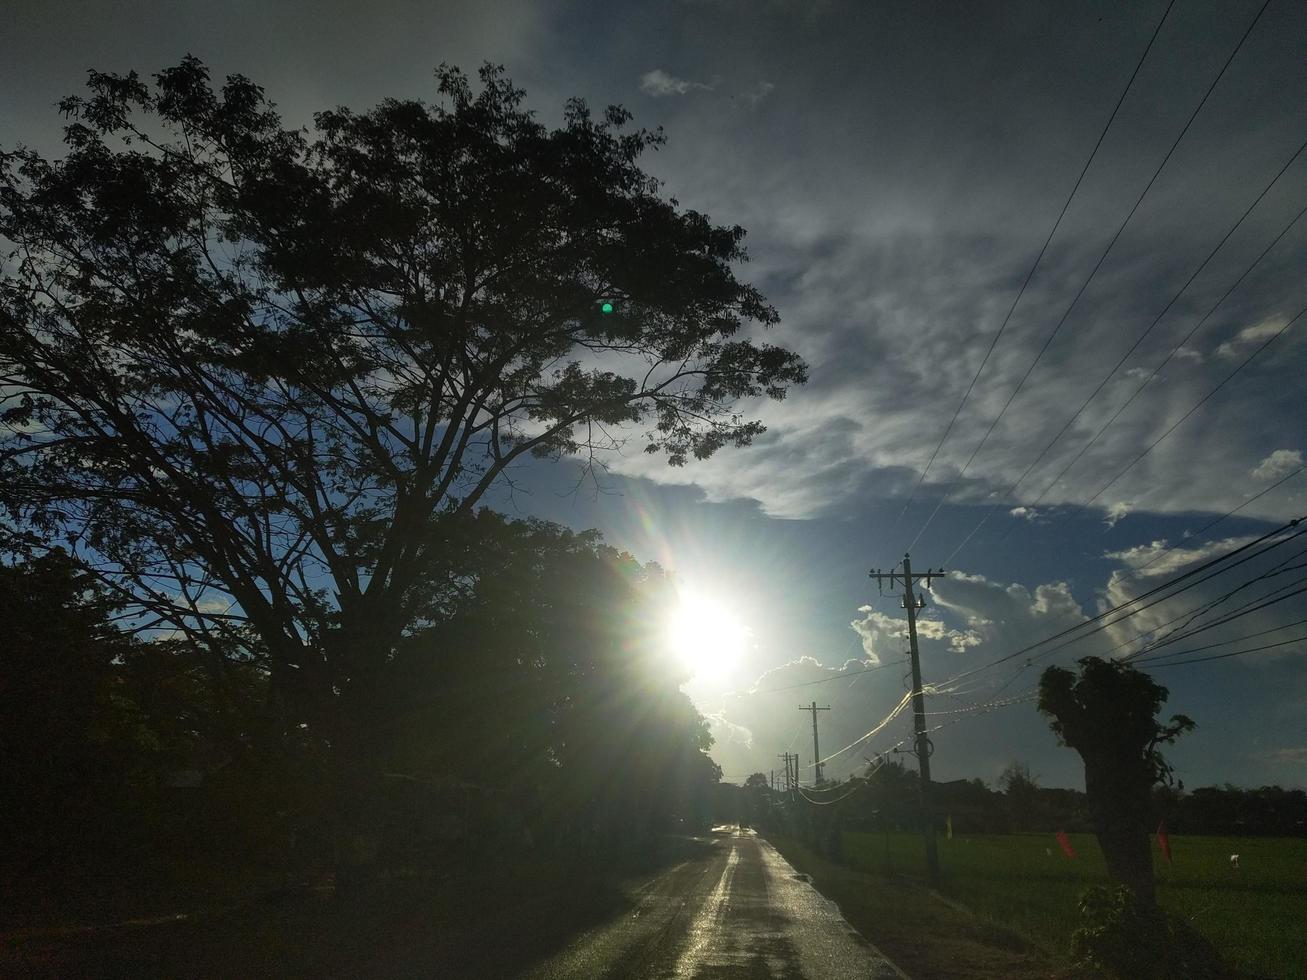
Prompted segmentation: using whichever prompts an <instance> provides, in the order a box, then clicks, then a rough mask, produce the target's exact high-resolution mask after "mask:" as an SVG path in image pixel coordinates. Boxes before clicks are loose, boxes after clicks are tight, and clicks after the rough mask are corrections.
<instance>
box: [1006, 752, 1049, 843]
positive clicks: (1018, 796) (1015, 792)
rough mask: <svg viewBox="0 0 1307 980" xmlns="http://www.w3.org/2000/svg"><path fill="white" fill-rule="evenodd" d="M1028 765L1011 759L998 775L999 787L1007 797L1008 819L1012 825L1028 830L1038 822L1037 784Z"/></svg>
mask: <svg viewBox="0 0 1307 980" xmlns="http://www.w3.org/2000/svg"><path fill="white" fill-rule="evenodd" d="M1037 778H1038V777H1036V776H1033V775H1031V773H1030V766H1028V765H1026V763H1024V762H1019V761H1017V760H1015V759H1014V760H1013V761H1012V762H1009V763H1008V764H1007V766H1006V768H1004V770H1003V772H1002V774H1001V775H1000V776H999V777H998V785H999V788H1000V789H1002V791H1003V794H1004V796H1005V797H1006V798H1007V809H1008V819H1009V820H1010V821H1011V824H1012V826H1016V827H1021V828H1022V829H1025V830H1029V829H1032V828H1033V827H1034V826H1036V825H1037V824H1038V816H1039V815H1038V812H1037V811H1038V809H1039V784H1038V783H1037V782H1036V779H1037Z"/></svg>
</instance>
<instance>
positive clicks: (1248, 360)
mask: <svg viewBox="0 0 1307 980" xmlns="http://www.w3.org/2000/svg"><path fill="white" fill-rule="evenodd" d="M1304 313H1307V307H1303V309H1301V310H1299V311H1298V312H1297V314H1296V315H1295V316H1294V318H1293V319H1292V320H1289V321H1287V322H1286V323H1285V324H1284V325H1283V326H1282V327H1280V329H1279V330H1277V331H1275V333H1273V334H1271V336H1270V337H1268V338H1267V339H1266V342H1265V343H1263V344H1262V345H1261V346H1260V347H1258V348H1257V349H1256V350H1255V351H1253V352H1252V353H1251V354H1249V355H1248V356H1247V357H1246V358H1244V360H1243V361H1242V362H1241V363H1240V364H1239V366H1238V367H1236V368H1235V369H1234V370H1233V371H1231V372H1230V373H1229V374H1227V375H1226V376H1225V377H1224V378H1222V379H1221V381H1220V382H1219V383H1218V384H1217V385H1216V387H1215V388H1213V389H1212V390H1211V391H1209V392H1208V393H1207V394H1205V395H1203V397H1202V398H1200V399H1198V402H1197V403H1196V404H1195V405H1194V406H1193V408H1191V409H1189V411H1187V412H1185V413H1184V414H1183V415H1181V416H1180V418H1178V419H1176V421H1175V424H1173V425H1172V426H1171V427H1170V428H1169V429H1167V430H1166V431H1165V432H1163V433H1162V434H1161V435H1160V436H1158V437H1157V438H1156V439H1154V440H1153V441H1152V442H1151V443H1149V445H1148V447H1147V448H1145V449H1144V451H1143V452H1141V453H1140V454H1139V455H1138V456H1136V457H1135V458H1134V459H1132V460H1131V461H1130V462H1129V463H1127V464H1126V465H1125V467H1124V468H1123V469H1122V470H1121V471H1120V472H1119V473H1117V475H1116V476H1114V477H1112V479H1110V480H1108V481H1107V482H1106V483H1105V484H1103V485H1102V486H1101V487H1100V488H1099V489H1098V491H1097V492H1096V493H1095V494H1094V495H1093V496H1092V497H1090V498H1089V499H1088V500H1086V501H1085V502H1084V503H1083V504H1081V505H1080V506H1081V507H1088V506H1089V505H1090V504H1092V503H1093V502H1094V501H1095V500H1097V499H1098V498H1099V497H1101V496H1102V495H1103V494H1105V493H1106V492H1107V491H1108V489H1109V488H1110V487H1112V486H1113V485H1114V484H1115V483H1116V482H1117V481H1118V480H1120V479H1121V477H1123V476H1125V475H1126V474H1127V473H1129V472H1130V471H1131V470H1132V469H1134V468H1135V466H1136V464H1138V463H1139V461H1140V460H1142V459H1143V458H1144V457H1145V456H1147V455H1148V454H1149V453H1151V452H1152V451H1153V450H1154V449H1156V448H1157V446H1158V444H1159V443H1161V442H1162V440H1164V439H1166V438H1167V436H1169V435H1170V434H1171V433H1172V432H1174V431H1175V430H1176V429H1178V428H1180V426H1181V425H1183V424H1184V423H1185V422H1186V421H1187V420H1188V419H1189V417H1190V416H1191V415H1193V414H1194V412H1196V411H1198V409H1200V408H1202V407H1203V405H1205V404H1206V403H1207V400H1208V399H1209V398H1211V397H1212V396H1213V395H1215V394H1216V393H1217V392H1218V391H1220V390H1221V389H1222V388H1224V387H1225V386H1226V385H1227V384H1228V383H1229V382H1230V381H1231V380H1233V378H1234V376H1235V375H1237V374H1238V373H1239V372H1240V371H1242V370H1243V369H1244V368H1246V367H1247V366H1248V365H1249V364H1250V363H1251V362H1252V360H1253V358H1255V357H1256V356H1257V355H1258V354H1260V353H1261V352H1262V351H1264V350H1266V348H1268V347H1270V346H1271V344H1273V343H1275V341H1276V340H1278V339H1279V338H1280V336H1281V335H1282V334H1283V333H1284V332H1285V331H1286V330H1288V329H1289V328H1290V327H1291V326H1293V325H1294V324H1295V323H1297V322H1298V320H1299V319H1301V318H1302V315H1303V314H1304Z"/></svg>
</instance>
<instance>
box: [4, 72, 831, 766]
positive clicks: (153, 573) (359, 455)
mask: <svg viewBox="0 0 1307 980" xmlns="http://www.w3.org/2000/svg"><path fill="white" fill-rule="evenodd" d="M480 77H481V83H482V85H481V90H480V92H474V91H473V88H472V85H471V83H470V82H469V80H468V79H467V78H466V77H465V76H464V75H462V74H461V73H460V72H458V71H457V70H455V69H452V68H441V69H440V70H439V71H438V72H437V81H438V92H439V95H440V98H441V101H440V103H439V104H437V105H434V106H431V105H426V104H423V103H420V102H415V101H397V100H387V101H385V102H383V103H382V104H381V105H380V106H378V107H377V108H375V109H373V110H372V111H370V112H367V113H363V114H357V113H354V112H351V111H349V110H347V109H335V110H331V111H327V112H323V113H320V114H318V116H317V117H316V123H315V127H314V129H313V130H312V131H311V132H308V131H300V130H292V129H287V128H285V127H284V125H283V123H282V121H281V119H280V117H279V115H278V113H277V111H276V109H275V107H274V106H273V105H272V104H271V103H269V102H268V101H267V99H266V98H265V96H264V94H263V92H262V90H261V89H260V88H259V87H258V86H257V85H255V84H254V83H252V82H250V81H249V80H247V79H245V78H242V77H239V76H231V77H229V78H228V79H227V80H226V82H225V84H223V85H222V86H221V87H220V88H217V87H215V86H213V85H211V84H210V79H209V74H208V71H207V69H206V68H205V67H204V66H203V65H202V64H201V63H200V62H198V61H197V60H195V59H193V58H187V59H186V60H184V61H183V62H182V63H181V64H179V65H177V66H176V67H174V68H170V69H168V70H166V71H163V72H161V73H160V74H158V75H157V76H155V79H154V84H153V85H152V86H151V85H149V84H147V83H146V82H144V81H142V80H141V79H140V78H139V77H138V76H137V75H136V74H135V73H132V74H128V75H121V76H120V75H111V74H105V73H101V72H91V73H90V79H89V93H88V94H87V95H86V96H84V97H81V98H70V99H67V100H65V102H64V103H63V104H62V109H63V111H64V112H65V113H66V114H67V115H68V117H69V118H70V123H69V125H68V126H67V128H66V130H65V133H66V136H65V142H66V145H67V151H66V154H65V155H64V157H63V158H62V159H58V160H47V159H44V158H42V157H41V156H40V155H39V154H37V153H35V152H34V151H31V150H28V149H17V150H13V151H9V152H5V153H3V154H0V238H3V239H5V240H6V241H8V242H10V243H12V245H13V251H12V253H11V255H10V262H9V263H8V264H7V267H6V271H5V277H4V280H3V282H2V283H0V328H2V329H0V399H3V403H2V404H0V513H3V514H4V520H3V521H2V522H0V528H2V529H3V533H4V535H5V536H6V539H7V541H5V542H0V544H7V546H8V547H9V548H10V549H37V550H41V549H44V548H47V547H48V546H49V545H50V544H51V543H52V542H53V541H54V540H56V539H58V540H63V541H65V542H66V544H67V547H68V548H69V549H70V550H71V551H72V552H74V553H75V555H76V556H77V557H79V558H84V559H86V561H85V566H86V567H88V568H95V569H96V570H97V573H98V574H100V575H101V576H102V577H103V578H104V579H105V580H106V581H107V582H109V583H110V584H111V585H112V587H113V588H115V589H116V590H119V591H118V593H117V594H118V595H120V596H122V597H123V598H124V599H126V600H129V601H130V611H131V612H133V613H134V614H135V615H137V616H139V617H143V620H144V621H152V622H156V623H160V624H166V625H167V626H168V627H170V628H174V629H178V630H181V631H183V632H184V633H185V634H186V635H187V636H188V637H189V638H190V640H191V641H192V642H193V643H194V644H196V646H197V648H199V649H201V650H203V651H207V652H209V653H214V652H218V651H222V650H225V649H230V648H231V647H233V646H237V645H240V644H253V645H254V646H256V647H257V648H258V652H259V655H260V656H262V657H265V658H266V664H267V668H268V670H269V672H270V676H271V683H272V685H273V703H274V704H275V705H276V706H277V707H278V708H279V710H281V711H282V713H283V730H286V731H293V730H298V728H299V726H307V727H308V729H309V730H310V731H311V732H313V733H315V734H316V735H317V736H318V737H319V738H320V739H322V740H323V743H324V744H326V743H327V742H330V744H331V745H332V746H333V750H334V754H336V755H340V756H342V757H348V758H347V760H346V761H347V762H348V763H349V764H350V765H353V766H355V767H358V766H362V765H363V763H362V759H363V758H364V757H365V756H366V752H367V746H366V741H367V739H368V737H369V736H368V734H367V733H368V731H369V729H370V728H371V727H372V726H374V725H375V718H373V717H371V716H370V713H369V712H370V709H371V706H373V705H375V703H376V699H377V690H378V688H379V686H380V685H381V684H382V683H383V681H382V678H381V675H382V674H383V673H384V669H385V666H386V665H387V664H388V663H390V661H391V660H392V658H393V657H394V656H395V652H396V650H397V648H398V646H399V644H400V642H401V640H402V639H403V637H404V636H405V635H407V634H408V633H410V632H412V631H413V630H414V629H415V628H421V627H422V626H423V625H425V623H424V621H423V620H424V617H425V616H427V615H428V614H430V613H431V611H432V609H433V607H437V608H438V607H439V606H440V604H441V601H442V599H441V596H440V595H439V594H436V595H433V591H432V586H433V584H434V583H437V582H441V581H443V580H444V579H447V578H448V577H449V575H450V569H451V568H452V569H453V574H454V575H455V577H456V576H457V574H458V573H459V569H458V568H457V565H456V563H452V562H451V561H450V558H451V556H450V555H449V554H448V552H447V551H446V550H445V548H446V546H447V545H448V544H449V542H448V541H447V539H446V538H445V537H444V536H443V535H442V534H440V533H436V532H438V530H439V529H438V528H436V527H435V526H434V525H436V524H437V523H438V521H439V519H440V517H441V515H445V514H456V515H459V516H467V515H469V514H470V513H471V512H472V511H473V509H474V508H475V507H476V505H477V503H478V501H480V500H481V498H482V497H483V496H484V494H485V493H486V492H487V490H488V489H489V488H490V487H491V486H492V485H493V484H494V483H495V482H496V481H497V480H500V479H501V478H502V477H503V474H504V473H505V471H506V469H507V468H508V467H509V466H510V465H511V464H513V463H514V462H515V461H517V460H519V459H521V458H522V457H523V456H524V455H531V454H534V455H536V456H547V457H556V456H561V455H576V456H579V457H580V458H581V460H582V462H583V464H584V465H587V466H589V465H591V464H592V463H593V461H594V460H595V458H596V454H599V453H602V452H604V451H605V450H608V449H615V448H618V447H619V446H620V445H621V444H622V443H623V442H625V441H626V440H627V439H628V438H636V437H637V436H638V434H639V433H643V436H642V438H641V441H642V444H643V446H644V448H645V449H646V450H648V451H650V452H657V453H663V454H665V455H666V456H667V458H668V460H669V461H670V462H671V463H672V464H676V465H679V464H681V463H684V462H685V461H686V460H687V459H689V458H690V457H695V458H703V457H706V456H709V455H711V454H712V453H713V452H715V451H716V450H717V449H719V448H721V447H723V446H726V445H736V446H743V445H746V444H747V443H749V441H750V440H751V439H752V438H753V436H755V435H756V434H758V433H759V432H760V431H762V427H761V425H760V424H759V423H758V422H757V421H751V420H748V419H746V418H744V417H742V416H741V415H740V414H738V413H737V411H736V409H735V405H736V403H737V402H738V401H739V400H741V399H751V398H760V397H771V398H781V397H783V396H784V394H785V392H786V390H787V389H788V387H789V386H791V385H793V384H797V383H800V382H802V381H803V380H804V376H805V368H804V366H803V364H802V362H801V361H800V360H799V359H798V358H797V357H796V356H795V355H793V354H791V353H789V352H787V351H785V350H782V349H780V348H778V347H775V346H771V345H767V344H764V343H761V342H759V341H757V340H755V339H752V337H751V336H750V334H752V333H753V332H754V328H755V327H765V326H767V325H769V324H771V323H774V322H775V321H776V319H777V317H776V314H775V311H774V310H773V309H772V308H771V307H769V306H768V305H767V304H766V302H765V301H764V299H763V298H762V297H761V296H760V295H759V293H758V292H757V291H756V290H755V289H753V288H752V287H750V286H748V285H745V284H743V283H741V282H739V281H738V280H737V279H736V278H735V276H734V274H733V272H732V271H731V265H732V263H735V262H738V261H740V260H742V259H744V258H745V253H744V251H743V248H742V245H741V240H742V238H743V234H744V233H743V230H742V229H740V228H738V227H722V226H717V225H714V224H712V223H711V222H710V220H709V219H708V218H707V217H705V216H704V215H702V214H699V213H696V212H694V211H688V210H683V209H681V208H679V207H678V206H677V205H676V203H675V202H674V201H668V200H665V199H664V198H662V197H661V196H660V195H659V189H658V186H657V184H656V182H655V181H654V180H653V179H652V178H650V177H649V176H648V175H647V174H646V173H644V171H643V170H641V169H640V166H639V162H638V161H639V158H640V156H641V154H642V153H644V152H645V151H647V150H649V149H653V148H656V147H657V146H658V145H659V144H660V143H661V141H662V136H661V134H659V133H651V132H648V131H646V130H630V129H628V128H627V124H628V123H629V121H630V117H629V115H628V114H627V113H626V112H625V111H624V110H622V109H620V108H616V107H613V108H609V109H608V110H606V111H605V112H604V113H603V114H602V116H601V117H599V118H596V117H594V116H593V115H592V114H591V112H590V111H589V110H588V109H587V107H586V106H585V104H584V103H583V102H581V101H579V100H573V101H571V102H569V103H568V104H567V107H566V111H565V113H564V121H563V125H562V126H561V127H559V128H556V129H549V128H548V127H546V126H544V125H543V124H541V123H540V122H538V121H537V120H536V118H535V117H534V115H533V114H532V113H531V112H530V111H528V110H527V109H526V108H525V107H524V105H523V101H524V93H523V92H522V91H521V90H519V89H516V88H514V87H513V85H512V84H511V83H510V82H509V80H508V79H507V78H506V77H505V76H504V75H503V73H502V71H500V70H498V69H494V68H490V67H487V68H485V69H483V70H482V71H481V76H480ZM604 299H607V300H611V301H612V302H613V303H614V304H615V307H616V312H615V313H614V314H613V315H608V316H605V315H602V314H600V313H599V304H600V301H601V300H604ZM444 584H446V585H448V586H449V587H450V588H452V589H456V588H457V584H458V583H457V582H449V581H445V582H444Z"/></svg>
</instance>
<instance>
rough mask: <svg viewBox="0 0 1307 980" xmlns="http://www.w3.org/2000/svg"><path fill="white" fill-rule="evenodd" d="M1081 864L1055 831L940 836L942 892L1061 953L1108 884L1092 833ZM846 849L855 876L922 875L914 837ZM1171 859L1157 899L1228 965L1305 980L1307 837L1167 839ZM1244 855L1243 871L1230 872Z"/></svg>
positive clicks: (878, 838)
mask: <svg viewBox="0 0 1307 980" xmlns="http://www.w3.org/2000/svg"><path fill="white" fill-rule="evenodd" d="M1071 842H1072V847H1073V848H1074V850H1075V852H1076V855H1077V856H1076V858H1075V860H1071V859H1069V858H1067V857H1066V856H1065V855H1064V854H1063V853H1062V852H1061V850H1060V849H1059V847H1058V845H1057V842H1056V841H1055V840H1054V839H1053V835H1052V834H1013V835H1010V836H1005V835H992V836H986V835H972V836H967V835H961V834H959V835H957V836H955V837H954V838H953V839H952V840H944V839H941V840H940V841H939V847H940V866H941V869H942V874H943V881H942V884H941V888H940V891H941V892H942V893H943V894H944V895H946V896H948V897H949V898H952V899H955V900H956V901H958V902H961V903H963V904H965V905H967V906H968V907H970V908H972V909H974V910H975V911H977V912H979V913H980V914H982V915H984V916H987V917H989V918H992V919H994V920H995V921H998V922H1003V923H1006V924H1009V925H1010V926H1012V927H1013V928H1015V929H1017V930H1018V931H1020V932H1021V933H1023V934H1024V935H1026V936H1028V937H1029V938H1030V939H1031V940H1033V941H1035V942H1037V943H1039V944H1040V945H1043V946H1046V947H1047V948H1049V949H1055V950H1059V951H1062V952H1065V951H1066V950H1067V949H1068V947H1069V945H1070V941H1071V933H1072V932H1073V931H1074V930H1075V928H1076V903H1077V900H1078V899H1079V896H1080V893H1081V892H1082V891H1083V890H1084V889H1085V888H1087V887H1088V886H1090V885H1094V884H1102V883H1105V882H1106V880H1107V876H1106V873H1105V870H1104V865H1103V856H1102V853H1101V852H1100V851H1099V849H1098V843H1097V841H1096V840H1095V838H1094V837H1093V835H1091V834H1073V835H1071ZM844 851H845V856H846V858H847V860H848V862H849V864H850V865H851V866H852V867H854V868H857V869H859V870H865V871H870V872H876V873H881V872H886V871H888V872H890V873H895V874H907V875H913V876H915V875H919V874H920V873H921V870H922V867H923V864H924V860H925V858H924V844H923V843H922V840H921V838H920V837H919V836H917V835H915V834H889V835H885V834H876V833H848V834H845V838H844ZM1171 851H1172V855H1173V857H1174V859H1175V863H1174V864H1172V865H1168V864H1166V862H1165V861H1164V860H1162V858H1161V856H1160V854H1155V855H1154V865H1155V868H1156V875H1157V882H1158V901H1159V902H1160V903H1161V904H1162V906H1163V907H1164V908H1166V909H1167V910H1168V911H1170V912H1172V913H1174V914H1176V915H1179V916H1183V917H1184V918H1186V919H1188V920H1190V921H1191V923H1192V924H1193V925H1194V926H1195V927H1196V928H1197V929H1199V930H1200V931H1201V932H1202V933H1203V934H1204V935H1206V936H1207V938H1208V939H1210V940H1211V941H1212V942H1213V943H1214V944H1215V945H1216V946H1217V948H1218V949H1219V950H1221V952H1222V954H1223V955H1225V957H1226V958H1227V960H1228V961H1229V962H1230V964H1231V965H1232V966H1234V967H1236V968H1238V969H1240V970H1242V971H1246V972H1248V973H1251V974H1254V975H1256V976H1265V977H1307V840H1304V839H1301V838H1246V837H1244V838H1233V837H1181V836H1175V835H1173V836H1172V837H1171ZM1231 854H1238V855H1239V861H1240V867H1239V868H1238V869H1237V870H1236V869H1233V868H1231V867H1230V855H1231Z"/></svg>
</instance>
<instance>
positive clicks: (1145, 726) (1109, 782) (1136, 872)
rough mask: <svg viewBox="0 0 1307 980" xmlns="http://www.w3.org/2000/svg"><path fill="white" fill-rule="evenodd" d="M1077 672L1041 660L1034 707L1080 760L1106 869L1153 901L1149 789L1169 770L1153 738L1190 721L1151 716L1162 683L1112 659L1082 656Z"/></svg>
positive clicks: (1171, 736)
mask: <svg viewBox="0 0 1307 980" xmlns="http://www.w3.org/2000/svg"><path fill="white" fill-rule="evenodd" d="M1079 663H1080V674H1079V676H1077V675H1076V674H1074V673H1072V672H1071V671H1069V670H1066V669H1064V668H1062V667H1049V668H1048V669H1047V670H1045V671H1044V673H1043V674H1042V675H1041V676H1040V679H1039V710H1040V711H1041V712H1042V713H1043V714H1045V715H1047V716H1048V718H1049V726H1050V727H1051V728H1052V729H1053V732H1054V733H1055V734H1056V735H1057V737H1058V739H1059V741H1061V742H1062V744H1063V745H1067V746H1069V747H1071V748H1073V749H1075V750H1076V751H1077V752H1078V753H1080V757H1081V758H1082V759H1083V760H1084V763H1085V793H1086V795H1087V797H1088V802H1089V811H1090V815H1091V816H1092V818H1093V822H1094V830H1095V832H1096V833H1097V836H1098V841H1099V844H1100V845H1101V847H1102V849H1103V857H1104V858H1105V860H1106V862H1107V870H1108V873H1109V874H1111V876H1112V877H1113V878H1114V879H1115V880H1117V881H1118V882H1120V883H1121V884H1123V885H1127V886H1129V887H1130V888H1131V889H1132V890H1133V891H1134V894H1135V896H1136V898H1137V900H1138V901H1139V902H1140V903H1142V904H1144V905H1147V906H1152V905H1153V904H1154V903H1155V894H1154V888H1153V861H1152V851H1151V849H1150V847H1149V841H1148V835H1149V833H1150V832H1151V830H1152V827H1151V826H1150V821H1151V818H1152V805H1151V798H1150V793H1151V791H1152V788H1153V786H1154V784H1156V783H1157V782H1159V781H1161V780H1164V779H1167V778H1169V776H1170V772H1171V769H1170V766H1168V765H1167V763H1166V761H1165V759H1163V758H1162V754H1161V752H1159V751H1158V746H1159V745H1165V744H1168V743H1170V742H1173V741H1175V739H1176V738H1177V737H1178V736H1179V735H1181V734H1182V733H1184V732H1186V731H1189V730H1190V729H1191V728H1193V727H1194V723H1193V721H1192V720H1190V719H1189V718H1187V717H1185V716H1184V715H1173V716H1172V717H1171V720H1170V722H1169V723H1168V724H1165V725H1163V724H1160V723H1159V722H1158V721H1157V717H1156V716H1157V712H1158V710H1159V709H1160V708H1161V706H1162V705H1163V704H1164V703H1165V702H1166V698H1167V690H1166V688H1164V687H1162V686H1160V685H1159V684H1156V683H1154V681H1153V679H1152V678H1151V677H1149V676H1148V675H1147V674H1144V673H1142V672H1140V671H1138V670H1135V669H1134V668H1133V667H1131V666H1130V665H1129V664H1124V663H1121V662H1119V661H1109V660H1102V659H1100V658H1098V657H1085V658H1083V659H1081V660H1080V661H1079Z"/></svg>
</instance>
